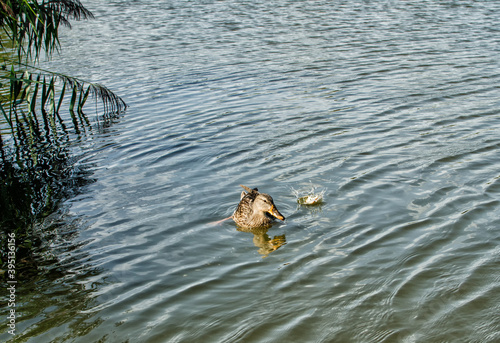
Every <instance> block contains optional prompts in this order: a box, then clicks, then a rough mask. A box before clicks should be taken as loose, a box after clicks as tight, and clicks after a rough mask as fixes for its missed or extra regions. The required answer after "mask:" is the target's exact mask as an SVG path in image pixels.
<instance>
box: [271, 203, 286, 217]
mask: <svg viewBox="0 0 500 343" xmlns="http://www.w3.org/2000/svg"><path fill="white" fill-rule="evenodd" d="M267 213H269V214H270V215H272V216H273V217H275V218H278V219H279V220H285V217H283V215H282V214H281V213H280V211H278V209H277V208H276V207H275V206H274V205H273V207H271V209H270V210H269V211H267Z"/></svg>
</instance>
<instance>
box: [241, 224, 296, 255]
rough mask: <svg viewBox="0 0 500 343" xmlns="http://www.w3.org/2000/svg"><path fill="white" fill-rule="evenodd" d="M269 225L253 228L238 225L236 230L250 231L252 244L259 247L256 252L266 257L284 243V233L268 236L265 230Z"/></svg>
mask: <svg viewBox="0 0 500 343" xmlns="http://www.w3.org/2000/svg"><path fill="white" fill-rule="evenodd" d="M270 227H271V226H270V225H269V226H267V227H259V228H253V229H246V228H242V227H238V231H241V232H250V233H252V234H253V244H254V245H255V246H256V247H257V248H259V250H258V252H259V254H261V255H262V258H266V257H267V256H268V255H269V254H270V253H272V252H273V251H276V250H278V249H279V248H280V247H281V246H283V245H285V244H286V237H285V235H280V236H274V238H270V237H269V235H268V234H267V231H268V230H269V228H270Z"/></svg>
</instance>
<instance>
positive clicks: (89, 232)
mask: <svg viewBox="0 0 500 343" xmlns="http://www.w3.org/2000/svg"><path fill="white" fill-rule="evenodd" d="M83 3H84V5H85V6H86V7H87V8H88V9H89V10H91V11H92V12H93V13H94V15H95V17H96V18H95V20H91V21H87V22H77V23H74V24H73V28H72V30H64V32H63V36H62V51H61V55H60V56H59V57H55V58H54V60H53V61H51V62H48V63H44V66H46V67H47V68H52V69H56V70H58V71H60V72H65V73H68V74H70V75H74V76H81V77H83V78H86V79H89V80H91V81H94V82H99V83H102V84H104V85H106V86H108V87H109V88H110V89H112V90H113V91H115V92H116V93H118V94H119V95H120V96H122V97H123V98H124V100H125V101H126V102H127V103H128V105H129V106H130V107H129V108H128V109H127V111H126V113H124V114H123V115H122V116H120V117H119V118H117V119H116V120H115V121H114V123H112V125H109V126H107V127H101V128H100V130H98V131H97V130H96V131H95V132H94V133H93V134H92V135H89V137H87V139H82V141H81V142H80V143H79V144H78V145H76V146H75V147H73V151H74V153H75V155H76V156H77V157H78V159H77V161H76V162H75V165H76V166H77V167H78V168H81V169H82V170H86V171H87V172H88V173H89V174H90V175H89V176H88V177H89V180H88V181H89V182H87V184H86V185H84V186H83V188H82V190H81V191H80V192H79V194H78V195H76V196H75V197H73V198H70V199H68V200H67V201H65V202H64V204H63V205H62V206H61V209H60V211H58V212H57V213H55V214H53V215H52V216H51V217H49V218H48V219H47V220H46V221H45V222H44V224H43V225H46V226H50V228H51V231H50V232H51V234H50V237H49V238H47V240H48V244H49V245H50V246H51V251H52V253H53V254H54V255H56V258H55V259H48V261H53V260H55V261H56V262H53V263H47V265H46V266H45V268H46V269H47V275H48V276H47V277H46V278H44V279H43V280H38V281H36V282H33V283H31V284H30V283H26V284H24V285H20V286H19V287H20V288H19V292H18V296H19V300H18V314H19V318H18V322H17V335H16V336H14V337H13V338H11V336H10V335H9V334H8V333H7V331H6V329H5V325H4V326H3V327H2V328H1V329H0V330H2V331H0V339H1V340H11V341H19V342H498V341H500V321H499V319H498V314H499V310H500V287H499V285H500V274H499V272H498V266H499V256H500V248H499V246H500V233H499V227H500V134H499V132H500V110H499V108H500V86H499V85H500V59H499V58H498V56H499V55H500V35H499V33H500V2H496V1H491V2H486V1H459V0H456V1H452V0H445V1H396V0H388V1H334V2H332V1H284V0H277V1H234V0H221V1H202V0H194V1H180V0H172V1H159V0H154V1H125V0H122V1H117V0H114V1H105V2H102V1H97V0H88V1H84V2H83ZM90 111H92V110H90ZM240 184H244V185H246V186H249V187H258V188H259V190H260V191H262V192H265V193H269V194H271V195H272V197H273V198H274V201H275V203H276V205H277V207H278V209H279V210H280V212H281V213H283V215H284V216H285V217H286V220H285V222H282V223H276V224H275V225H273V226H272V227H271V228H269V229H267V230H255V231H253V232H249V231H242V230H238V228H237V227H236V225H235V224H234V222H233V221H231V220H228V221H225V222H222V223H219V224H214V222H216V221H219V220H221V219H223V218H226V217H228V216H230V215H231V214H232V212H233V211H234V209H235V207H236V205H237V203H238V201H239V199H240V193H241V191H242V189H241V188H240V187H239V185H240ZM313 187H314V188H315V190H316V192H322V191H323V192H324V199H323V202H322V203H320V204H318V205H315V206H304V205H300V204H298V202H297V196H296V193H295V191H299V192H302V193H303V194H307V192H308V191H310V190H311V189H312V188H313Z"/></svg>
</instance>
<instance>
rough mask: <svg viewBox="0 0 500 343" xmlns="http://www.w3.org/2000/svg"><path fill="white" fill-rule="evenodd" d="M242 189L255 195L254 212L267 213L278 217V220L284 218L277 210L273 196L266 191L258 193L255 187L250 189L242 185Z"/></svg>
mask: <svg viewBox="0 0 500 343" xmlns="http://www.w3.org/2000/svg"><path fill="white" fill-rule="evenodd" d="M240 186H241V187H243V189H244V190H246V191H247V192H248V193H250V194H253V195H255V199H254V201H253V205H252V207H253V210H254V211H255V212H260V213H262V214H269V215H271V216H272V217H274V218H278V219H279V220H285V217H284V216H283V215H282V214H281V213H280V211H278V209H277V208H276V205H275V204H274V201H273V198H272V197H271V196H270V195H269V194H266V193H259V191H258V190H257V188H254V189H251V188H249V187H247V186H243V185H240Z"/></svg>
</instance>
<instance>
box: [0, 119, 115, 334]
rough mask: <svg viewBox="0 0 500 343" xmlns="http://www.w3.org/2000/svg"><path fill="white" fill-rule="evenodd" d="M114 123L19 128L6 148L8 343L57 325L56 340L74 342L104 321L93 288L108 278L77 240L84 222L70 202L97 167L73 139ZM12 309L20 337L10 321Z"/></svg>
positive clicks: (1, 281) (2, 207) (1, 190)
mask: <svg viewBox="0 0 500 343" xmlns="http://www.w3.org/2000/svg"><path fill="white" fill-rule="evenodd" d="M107 125H108V123H107V122H102V123H99V124H98V126H97V127H96V130H95V131H94V132H95V133H94V132H92V128H91V127H90V126H89V127H87V130H86V133H85V134H82V133H81V132H80V133H79V134H77V135H76V134H73V133H68V132H66V131H60V132H58V134H57V135H53V134H50V135H49V134H40V135H31V136H29V135H26V132H22V129H20V131H17V132H15V133H16V135H17V137H15V139H12V140H10V142H11V144H10V145H6V144H4V145H3V146H2V148H1V149H0V150H1V151H0V181H1V182H0V242H1V244H0V254H1V265H0V287H1V288H2V290H7V289H8V287H11V286H12V285H13V282H15V284H14V287H15V297H14V298H11V299H9V298H7V297H5V296H3V295H4V294H5V291H2V292H1V293H0V294H2V297H1V298H0V317H1V318H2V319H1V320H0V341H2V342H4V341H9V342H25V341H28V340H30V341H32V340H33V339H34V337H36V340H37V341H47V342H48V341H53V336H54V335H53V332H51V331H53V330H55V331H58V334H57V336H58V340H57V341H67V340H72V339H74V338H75V337H79V336H83V335H85V334H86V333H88V332H89V331H91V330H92V329H93V328H94V327H96V326H97V325H99V323H100V321H101V320H100V319H99V317H98V316H96V313H95V311H92V308H95V307H96V305H97V303H96V302H97V300H96V299H95V297H94V293H95V292H96V291H97V290H98V289H100V288H101V287H102V286H103V285H102V284H103V283H105V282H106V281H102V278H100V277H98V276H99V275H101V274H102V273H103V271H102V270H101V269H100V268H97V267H95V266H93V265H92V256H89V254H88V253H87V252H85V249H82V247H84V246H85V245H86V242H81V241H78V238H79V236H80V232H81V231H82V230H83V229H84V228H85V225H86V224H85V221H84V220H83V218H79V217H75V216H72V215H69V208H68V205H65V201H66V200H68V199H70V198H73V197H75V196H76V195H78V194H80V193H82V192H84V191H85V188H86V187H87V186H88V185H90V184H92V183H94V182H95V181H96V180H95V179H94V178H93V171H92V167H93V166H92V165H91V164H89V163H85V164H82V163H79V158H78V157H76V156H74V155H73V151H74V150H72V149H71V146H72V145H71V144H79V143H78V142H82V141H83V140H85V139H88V138H89V137H88V136H89V135H93V134H97V135H99V134H102V133H103V132H105V131H106V130H107ZM71 135H73V136H71ZM70 136H71V137H70ZM4 137H5V135H4ZM70 141H72V142H73V143H70ZM12 142H13V143H12ZM4 143H5V141H4ZM9 240H10V241H12V242H13V244H12V245H11V246H9V245H8V243H7V242H8V241H9ZM9 252H10V253H11V254H10V255H9ZM12 252H13V253H14V254H12ZM12 271H13V273H12ZM94 279H95V280H97V281H94V282H92V281H90V280H94ZM11 303H14V306H12V304H11ZM11 310H15V335H12V334H11V333H9V331H10V330H12V328H11V327H9V326H8V325H7V324H8V320H7V317H8V315H9V314H10V313H11V312H10V311H11ZM48 337H50V338H48ZM39 339H41V340H39Z"/></svg>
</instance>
